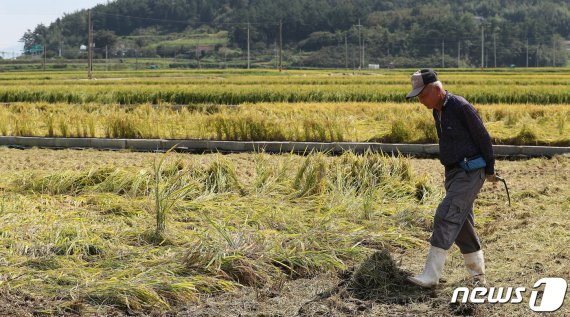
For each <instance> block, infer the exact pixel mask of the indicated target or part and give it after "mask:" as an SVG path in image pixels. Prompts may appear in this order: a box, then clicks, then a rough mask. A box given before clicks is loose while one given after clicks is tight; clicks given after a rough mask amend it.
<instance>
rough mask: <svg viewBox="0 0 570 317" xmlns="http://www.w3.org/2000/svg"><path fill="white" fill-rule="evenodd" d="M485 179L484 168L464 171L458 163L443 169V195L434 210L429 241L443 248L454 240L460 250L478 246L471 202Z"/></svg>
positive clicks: (477, 247) (474, 249)
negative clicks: (453, 166)
mask: <svg viewBox="0 0 570 317" xmlns="http://www.w3.org/2000/svg"><path fill="white" fill-rule="evenodd" d="M484 182H485V169H484V168H481V169H478V170H475V171H471V172H466V171H464V170H463V169H462V168H460V167H456V168H452V169H449V170H446V171H445V191H446V194H445V198H444V199H443V200H442V202H441V203H440V204H439V206H438V207H437V209H436V211H435V217H434V224H433V233H432V236H431V241H430V243H431V245H432V246H434V247H438V248H441V249H444V250H448V249H449V248H451V246H452V245H453V243H454V242H455V243H456V244H457V246H458V247H459V249H460V250H461V253H463V254H467V253H471V252H475V251H479V250H480V249H481V244H480V243H479V238H478V237H477V234H476V233H475V228H474V224H475V221H474V216H473V202H474V201H475V198H477V194H478V193H479V191H480V190H481V187H482V186H483V183H484Z"/></svg>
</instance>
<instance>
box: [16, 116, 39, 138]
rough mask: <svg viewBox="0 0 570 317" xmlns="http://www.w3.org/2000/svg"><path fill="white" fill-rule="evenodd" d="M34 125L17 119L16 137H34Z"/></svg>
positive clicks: (25, 120)
mask: <svg viewBox="0 0 570 317" xmlns="http://www.w3.org/2000/svg"><path fill="white" fill-rule="evenodd" d="M31 125H32V123H31V122H29V121H28V120H27V119H25V118H24V119H16V121H15V122H14V135H18V136H32V135H34V133H33V130H32V126H31Z"/></svg>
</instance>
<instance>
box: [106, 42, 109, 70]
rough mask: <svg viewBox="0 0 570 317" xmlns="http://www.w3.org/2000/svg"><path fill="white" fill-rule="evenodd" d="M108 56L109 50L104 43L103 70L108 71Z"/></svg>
mask: <svg viewBox="0 0 570 317" xmlns="http://www.w3.org/2000/svg"><path fill="white" fill-rule="evenodd" d="M108 58H109V50H108V48H107V45H105V71H109V63H108Z"/></svg>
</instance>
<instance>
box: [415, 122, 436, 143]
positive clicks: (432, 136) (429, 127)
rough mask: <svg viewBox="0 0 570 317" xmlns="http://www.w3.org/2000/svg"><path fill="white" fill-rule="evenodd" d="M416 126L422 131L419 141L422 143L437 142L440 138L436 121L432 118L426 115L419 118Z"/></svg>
mask: <svg viewBox="0 0 570 317" xmlns="http://www.w3.org/2000/svg"><path fill="white" fill-rule="evenodd" d="M415 126H416V128H417V129H418V130H419V132H420V133H421V136H420V138H419V142H421V143H437V142H438V140H439V138H438V136H437V130H436V128H435V123H434V121H433V119H432V118H430V117H424V118H422V119H420V120H418V121H417V122H416V124H415Z"/></svg>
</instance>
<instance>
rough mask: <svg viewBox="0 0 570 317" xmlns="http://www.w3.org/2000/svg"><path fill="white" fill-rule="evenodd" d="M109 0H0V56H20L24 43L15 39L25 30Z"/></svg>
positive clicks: (18, 38) (47, 23)
mask: <svg viewBox="0 0 570 317" xmlns="http://www.w3.org/2000/svg"><path fill="white" fill-rule="evenodd" d="M107 2H111V1H108V0H51V1H50V0H0V30H1V31H0V56H4V58H11V57H12V56H13V55H12V54H16V55H19V53H20V51H21V50H22V48H23V44H22V43H20V42H18V41H19V40H20V38H21V37H22V35H24V33H26V31H27V30H28V29H31V30H34V29H35V27H36V25H38V24H40V23H43V24H45V25H46V26H47V25H49V24H50V23H52V22H53V21H55V20H56V19H57V18H60V17H62V16H63V14H64V13H73V12H75V11H78V10H81V9H88V8H92V7H94V6H95V5H97V4H100V3H107Z"/></svg>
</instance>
